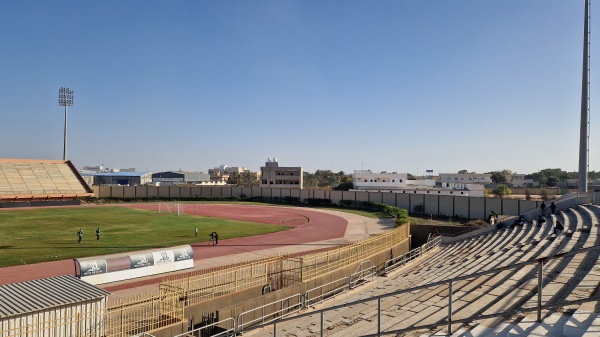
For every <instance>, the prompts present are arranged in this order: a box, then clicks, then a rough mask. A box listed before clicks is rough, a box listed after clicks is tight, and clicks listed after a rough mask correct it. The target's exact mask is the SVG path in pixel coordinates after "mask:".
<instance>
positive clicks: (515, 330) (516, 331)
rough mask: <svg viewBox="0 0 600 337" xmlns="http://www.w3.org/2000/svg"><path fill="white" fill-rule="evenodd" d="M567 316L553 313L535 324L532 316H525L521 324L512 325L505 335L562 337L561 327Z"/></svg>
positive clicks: (534, 318)
mask: <svg viewBox="0 0 600 337" xmlns="http://www.w3.org/2000/svg"><path fill="white" fill-rule="evenodd" d="M568 319H569V316H568V315H563V314H561V313H553V314H551V315H550V316H548V317H546V318H544V319H543V320H542V322H537V321H536V317H535V316H534V315H527V316H526V317H525V318H523V320H521V322H519V323H518V324H514V325H513V326H512V327H511V328H510V329H509V330H508V333H507V334H506V336H507V337H522V336H531V337H563V327H564V325H565V323H566V322H567V321H568Z"/></svg>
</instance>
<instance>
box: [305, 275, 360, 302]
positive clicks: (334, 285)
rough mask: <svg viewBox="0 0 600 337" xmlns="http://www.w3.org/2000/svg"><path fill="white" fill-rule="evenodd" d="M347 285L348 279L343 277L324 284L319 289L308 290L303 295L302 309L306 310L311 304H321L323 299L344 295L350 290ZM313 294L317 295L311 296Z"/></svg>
mask: <svg viewBox="0 0 600 337" xmlns="http://www.w3.org/2000/svg"><path fill="white" fill-rule="evenodd" d="M348 285H349V283H348V278H347V277H343V278H341V279H338V280H335V281H331V282H329V283H325V284H323V285H321V286H319V287H315V288H312V289H309V290H307V291H306V292H305V293H304V307H305V308H308V307H309V306H310V305H312V304H315V303H323V301H325V299H328V298H332V297H334V296H335V295H338V294H341V293H344V292H346V291H348V290H349V289H350V288H349V287H348ZM325 289H327V290H325ZM313 293H318V295H315V296H313V295H312V294H313Z"/></svg>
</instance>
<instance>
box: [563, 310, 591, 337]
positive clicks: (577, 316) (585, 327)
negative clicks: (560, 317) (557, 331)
mask: <svg viewBox="0 0 600 337" xmlns="http://www.w3.org/2000/svg"><path fill="white" fill-rule="evenodd" d="M595 321H596V322H597V323H596V324H597V325H596V327H597V328H600V325H599V324H600V314H598V313H596V312H590V311H583V310H577V311H575V313H574V314H573V315H571V317H569V319H568V321H567V322H566V324H565V326H564V330H563V334H564V335H565V336H566V337H581V336H583V335H584V334H585V333H586V332H588V331H589V330H590V327H592V325H593V323H594V322H595ZM596 331H597V333H598V334H597V335H596V336H600V330H596Z"/></svg>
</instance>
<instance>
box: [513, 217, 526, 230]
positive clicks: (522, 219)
mask: <svg viewBox="0 0 600 337" xmlns="http://www.w3.org/2000/svg"><path fill="white" fill-rule="evenodd" d="M524 224H525V217H523V216H522V215H519V218H518V219H516V220H515V222H513V224H512V225H510V228H514V227H515V226H523V225H524Z"/></svg>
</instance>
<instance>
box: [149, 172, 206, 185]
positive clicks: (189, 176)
mask: <svg viewBox="0 0 600 337" xmlns="http://www.w3.org/2000/svg"><path fill="white" fill-rule="evenodd" d="M208 182H210V176H209V175H208V173H202V172H186V171H167V172H158V173H153V174H152V184H154V185H157V186H170V185H181V184H194V185H201V184H206V183H208Z"/></svg>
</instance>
